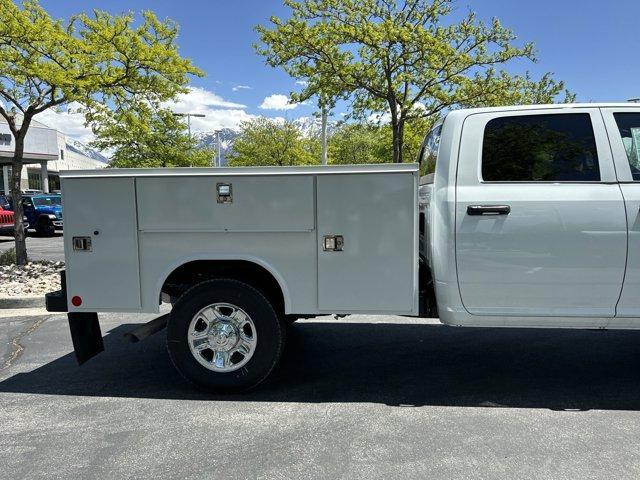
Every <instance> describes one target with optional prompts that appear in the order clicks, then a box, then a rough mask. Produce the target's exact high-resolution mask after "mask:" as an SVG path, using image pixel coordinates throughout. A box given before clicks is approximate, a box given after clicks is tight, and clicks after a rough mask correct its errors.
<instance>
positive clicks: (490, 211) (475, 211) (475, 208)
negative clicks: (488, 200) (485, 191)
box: [467, 205, 511, 216]
mask: <svg viewBox="0 0 640 480" xmlns="http://www.w3.org/2000/svg"><path fill="white" fill-rule="evenodd" d="M509 212H511V207H510V206H509V205H469V206H467V215H474V216H475V215H509Z"/></svg>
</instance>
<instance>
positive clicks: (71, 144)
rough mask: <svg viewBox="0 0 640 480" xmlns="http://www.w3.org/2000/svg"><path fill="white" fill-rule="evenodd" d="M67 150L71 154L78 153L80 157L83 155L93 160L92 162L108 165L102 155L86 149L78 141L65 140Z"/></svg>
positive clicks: (88, 148) (106, 159)
mask: <svg viewBox="0 0 640 480" xmlns="http://www.w3.org/2000/svg"><path fill="white" fill-rule="evenodd" d="M67 149H69V150H71V151H72V152H76V153H79V154H81V155H85V156H87V157H89V158H93V159H94V160H98V161H99V162H102V163H109V159H108V158H107V157H105V156H104V155H102V154H101V153H100V152H98V151H97V150H94V149H93V148H90V147H87V146H86V145H85V144H84V143H82V142H81V141H79V140H74V139H72V138H67Z"/></svg>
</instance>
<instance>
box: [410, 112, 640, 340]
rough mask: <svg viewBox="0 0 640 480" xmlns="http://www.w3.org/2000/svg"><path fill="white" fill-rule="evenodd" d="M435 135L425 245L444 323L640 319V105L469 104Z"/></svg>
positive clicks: (605, 324) (631, 324)
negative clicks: (470, 106)
mask: <svg viewBox="0 0 640 480" xmlns="http://www.w3.org/2000/svg"><path fill="white" fill-rule="evenodd" d="M431 135H432V136H433V135H435V136H437V137H438V139H437V140H433V141H431V142H430V143H429V142H428V143H429V145H432V146H433V145H437V148H436V150H437V152H436V153H435V154H434V152H433V150H434V148H425V149H424V151H423V161H426V162H429V161H432V160H433V159H434V158H435V159H436V161H435V165H433V166H431V167H430V168H432V169H433V170H434V172H435V173H434V175H433V176H431V177H429V178H426V179H425V178H424V177H423V182H422V183H423V184H422V185H421V187H420V202H421V215H424V216H425V219H426V221H425V233H424V237H425V239H426V241H425V242H424V243H423V247H422V248H423V256H424V257H425V258H427V259H428V260H429V269H430V274H431V275H432V276H433V278H434V282H433V285H434V291H435V292H434V293H435V296H436V298H437V305H438V312H439V314H440V320H441V321H442V322H443V323H445V324H449V325H461V326H474V325H475V326H522V327H525V326H527V327H579V328H638V326H640V320H638V318H639V317H640V302H639V301H638V300H637V291H638V281H639V278H638V277H639V275H640V271H639V270H638V265H640V258H636V257H635V255H636V253H637V251H638V248H637V247H638V245H636V243H637V242H638V241H639V240H640V237H639V236H638V232H639V231H640V230H639V228H640V227H639V225H640V218H639V213H638V207H639V206H640V202H639V200H640V198H639V197H638V196H639V195H640V185H636V182H638V181H639V180H640V175H639V173H638V172H639V171H640V170H639V169H638V152H639V151H640V150H639V148H640V144H639V142H638V141H639V140H640V108H638V106H636V105H634V104H620V105H611V104H607V105H593V104H586V105H548V106H530V107H508V108H487V109H474V110H460V111H455V112H451V113H450V114H449V115H447V117H446V118H445V119H444V121H443V122H442V123H441V124H440V125H438V126H437V127H436V128H435V129H434V132H432V134H431ZM430 159H431V160H430Z"/></svg>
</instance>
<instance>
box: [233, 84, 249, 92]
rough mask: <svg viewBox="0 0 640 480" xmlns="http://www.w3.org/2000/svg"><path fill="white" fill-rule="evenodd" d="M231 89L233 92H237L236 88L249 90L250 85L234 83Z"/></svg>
mask: <svg viewBox="0 0 640 480" xmlns="http://www.w3.org/2000/svg"><path fill="white" fill-rule="evenodd" d="M231 90H233V91H234V92H237V91H238V90H251V87H250V86H249V85H236V86H235V87H233V88H232V89H231Z"/></svg>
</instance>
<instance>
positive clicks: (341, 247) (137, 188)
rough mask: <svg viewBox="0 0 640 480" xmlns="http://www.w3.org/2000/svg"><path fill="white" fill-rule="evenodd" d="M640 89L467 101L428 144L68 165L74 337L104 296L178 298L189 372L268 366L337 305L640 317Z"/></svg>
mask: <svg viewBox="0 0 640 480" xmlns="http://www.w3.org/2000/svg"><path fill="white" fill-rule="evenodd" d="M639 157H640V106H637V105H636V106H634V105H632V104H620V105H616V104H608V105H549V106H530V107H506V108H490V109H473V110H460V111H454V112H451V113H449V114H448V115H447V116H446V118H444V119H443V120H442V121H441V122H440V123H438V124H437V125H436V126H435V128H434V129H433V131H432V132H431V133H430V134H429V135H428V136H427V138H426V139H425V142H424V146H423V149H422V152H421V156H420V161H421V163H422V164H423V168H424V169H425V170H426V171H427V172H431V173H429V174H427V175H426V176H423V177H422V178H420V177H419V167H418V165H417V164H401V165H394V164H388V165H366V166H328V167H281V168H277V167H274V168H212V169H196V168H193V169H171V170H166V169H163V170H154V169H150V170H115V169H114V170H103V171H83V172H77V171H73V172H66V173H64V174H63V175H62V192H63V203H64V208H65V217H66V218H65V222H66V224H65V231H64V245H65V258H66V276H65V275H63V289H62V291H61V292H54V293H51V294H49V295H47V306H48V308H49V310H51V311H65V312H69V313H68V316H69V323H70V328H71V333H72V339H73V343H74V348H75V351H76V355H77V357H78V360H79V361H80V362H84V361H85V360H87V359H88V358H90V357H92V356H93V355H95V354H96V353H98V352H100V351H101V350H102V349H103V344H102V336H101V332H100V327H99V324H98V316H97V313H98V312H159V304H160V303H161V301H163V300H164V301H167V302H171V303H172V304H173V308H172V310H171V313H170V315H168V316H162V317H159V318H158V319H156V320H154V321H152V322H150V323H149V324H147V325H144V326H142V327H141V328H138V329H136V330H135V331H134V332H132V334H133V336H134V337H136V338H143V337H145V336H147V335H149V334H150V333H153V332H155V331H157V330H159V329H161V328H164V327H165V326H166V327H167V346H168V350H169V355H170V356H171V359H172V360H173V363H174V364H175V366H176V367H177V369H178V370H179V371H180V372H181V373H182V375H183V376H184V377H186V378H187V379H188V380H190V381H192V382H193V383H195V384H196V385H197V386H199V387H201V388H205V389H209V390H215V391H237V390H244V389H247V388H250V387H253V386H255V385H257V384H258V383H259V382H261V381H262V380H264V379H265V378H266V377H267V376H268V375H269V373H270V372H271V371H272V369H273V368H274V366H275V365H276V363H277V361H278V358H279V357H280V354H281V352H282V349H283V345H284V340H285V332H286V324H287V323H288V322H291V321H294V320H295V319H297V318H300V317H310V316H316V315H325V314H352V313H367V314H372V313H379V314H394V315H409V316H439V318H440V321H441V322H442V323H444V324H446V325H454V326H494V327H495V326H499V327H570V328H639V327H640V215H639V207H640V161H639Z"/></svg>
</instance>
